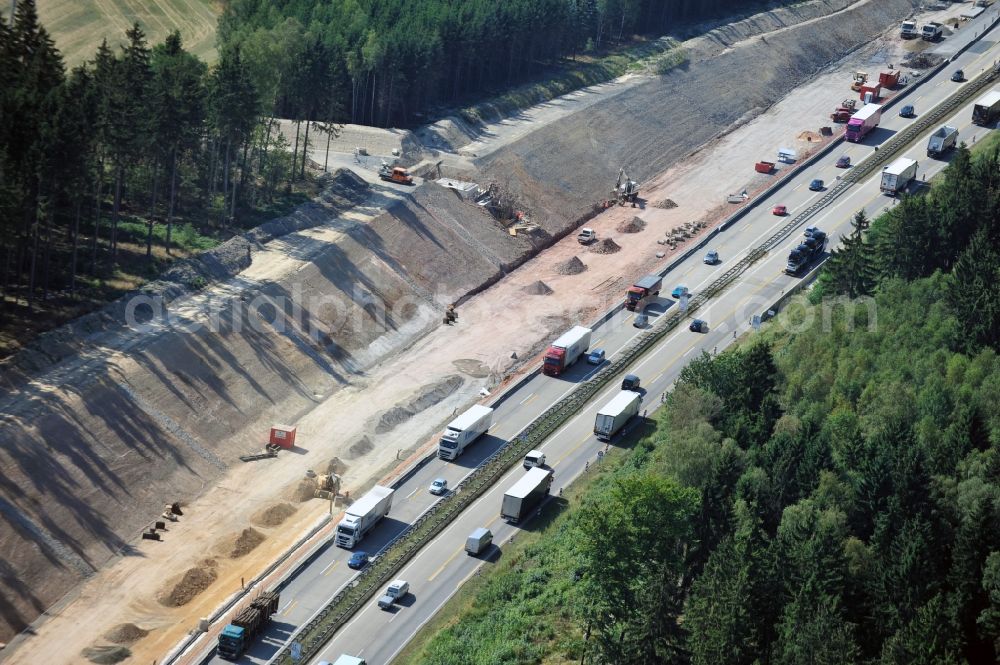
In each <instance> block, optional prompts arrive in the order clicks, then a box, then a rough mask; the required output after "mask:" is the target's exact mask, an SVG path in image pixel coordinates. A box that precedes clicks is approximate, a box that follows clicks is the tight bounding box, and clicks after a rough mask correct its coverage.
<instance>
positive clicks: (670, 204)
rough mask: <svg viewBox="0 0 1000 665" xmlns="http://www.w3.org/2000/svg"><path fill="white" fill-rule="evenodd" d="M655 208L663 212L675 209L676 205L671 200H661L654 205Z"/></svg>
mask: <svg viewBox="0 0 1000 665" xmlns="http://www.w3.org/2000/svg"><path fill="white" fill-rule="evenodd" d="M655 207H657V208H662V209H663V210H670V209H671V208H676V207H677V204H676V203H674V201H673V199H663V200H662V201H658V202H657V203H656V204H655Z"/></svg>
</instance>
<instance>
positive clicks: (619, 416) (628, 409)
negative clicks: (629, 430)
mask: <svg viewBox="0 0 1000 665" xmlns="http://www.w3.org/2000/svg"><path fill="white" fill-rule="evenodd" d="M640 404H642V395H640V394H639V393H635V392H632V391H631V390H623V391H621V392H620V393H618V394H617V395H615V398H614V399H612V400H611V401H610V402H608V403H607V404H606V405H604V407H603V408H602V409H601V410H600V411H598V412H597V418H596V419H595V420H594V434H596V435H597V438H598V439H600V440H601V441H610V440H611V437H613V436H614V435H615V434H616V433H617V432H618V430H620V429H621V428H622V427H624V426H625V423H627V422H628V421H629V419H630V418H631V417H632V416H634V415H636V414H637V413H639V405H640Z"/></svg>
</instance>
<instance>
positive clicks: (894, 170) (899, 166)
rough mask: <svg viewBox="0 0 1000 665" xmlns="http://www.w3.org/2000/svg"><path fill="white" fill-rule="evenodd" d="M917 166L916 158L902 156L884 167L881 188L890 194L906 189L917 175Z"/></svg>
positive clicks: (883, 191)
mask: <svg viewBox="0 0 1000 665" xmlns="http://www.w3.org/2000/svg"><path fill="white" fill-rule="evenodd" d="M917 166H918V164H917V162H916V160H913V159H907V158H906V157H900V158H899V159H897V160H896V161H894V162H893V163H892V164H889V166H886V167H885V168H884V169H882V183H881V184H880V185H879V189H881V190H882V193H884V194H889V195H890V196H895V195H896V194H898V193H899V192H901V191H903V190H905V189H906V186H907V185H909V184H910V182H911V181H912V180H913V179H914V178H916V177H917Z"/></svg>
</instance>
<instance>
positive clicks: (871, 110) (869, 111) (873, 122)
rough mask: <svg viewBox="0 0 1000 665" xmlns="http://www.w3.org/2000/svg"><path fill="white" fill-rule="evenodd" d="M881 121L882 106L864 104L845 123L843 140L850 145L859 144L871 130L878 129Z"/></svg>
mask: <svg viewBox="0 0 1000 665" xmlns="http://www.w3.org/2000/svg"><path fill="white" fill-rule="evenodd" d="M881 119H882V106H881V105H880V104H865V105H864V106H862V107H861V110H860V111H858V112H857V113H855V114H854V115H852V116H851V119H850V120H848V121H847V131H846V132H845V134H844V138H846V139H847V140H848V141H851V142H852V143H860V142H861V141H862V139H864V138H865V137H866V136H868V134H870V133H871V132H872V130H874V129H875V128H876V127H878V123H879V120H881Z"/></svg>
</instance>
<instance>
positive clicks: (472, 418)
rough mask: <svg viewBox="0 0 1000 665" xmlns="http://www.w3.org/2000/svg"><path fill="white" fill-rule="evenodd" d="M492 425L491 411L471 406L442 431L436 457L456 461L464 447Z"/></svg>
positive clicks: (479, 406)
mask: <svg viewBox="0 0 1000 665" xmlns="http://www.w3.org/2000/svg"><path fill="white" fill-rule="evenodd" d="M492 424H493V409H492V408H490V407H488V406H483V405H482V404H476V405H474V406H472V408H470V409H469V410H468V411H466V412H465V413H463V414H462V415H460V416H459V417H458V418H455V419H454V420H452V421H451V422H450V423H448V426H447V427H446V428H445V429H444V433H443V434H442V435H441V440H440V441H439V442H438V457H440V458H441V459H444V460H453V459H457V458H458V456H459V455H461V454H462V451H464V450H465V447H466V446H468V445H469V444H470V443H472V442H473V441H475V440H476V439H478V438H479V437H480V436H482V435H483V434H485V433H486V430H488V429H489V428H490V425H492Z"/></svg>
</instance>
